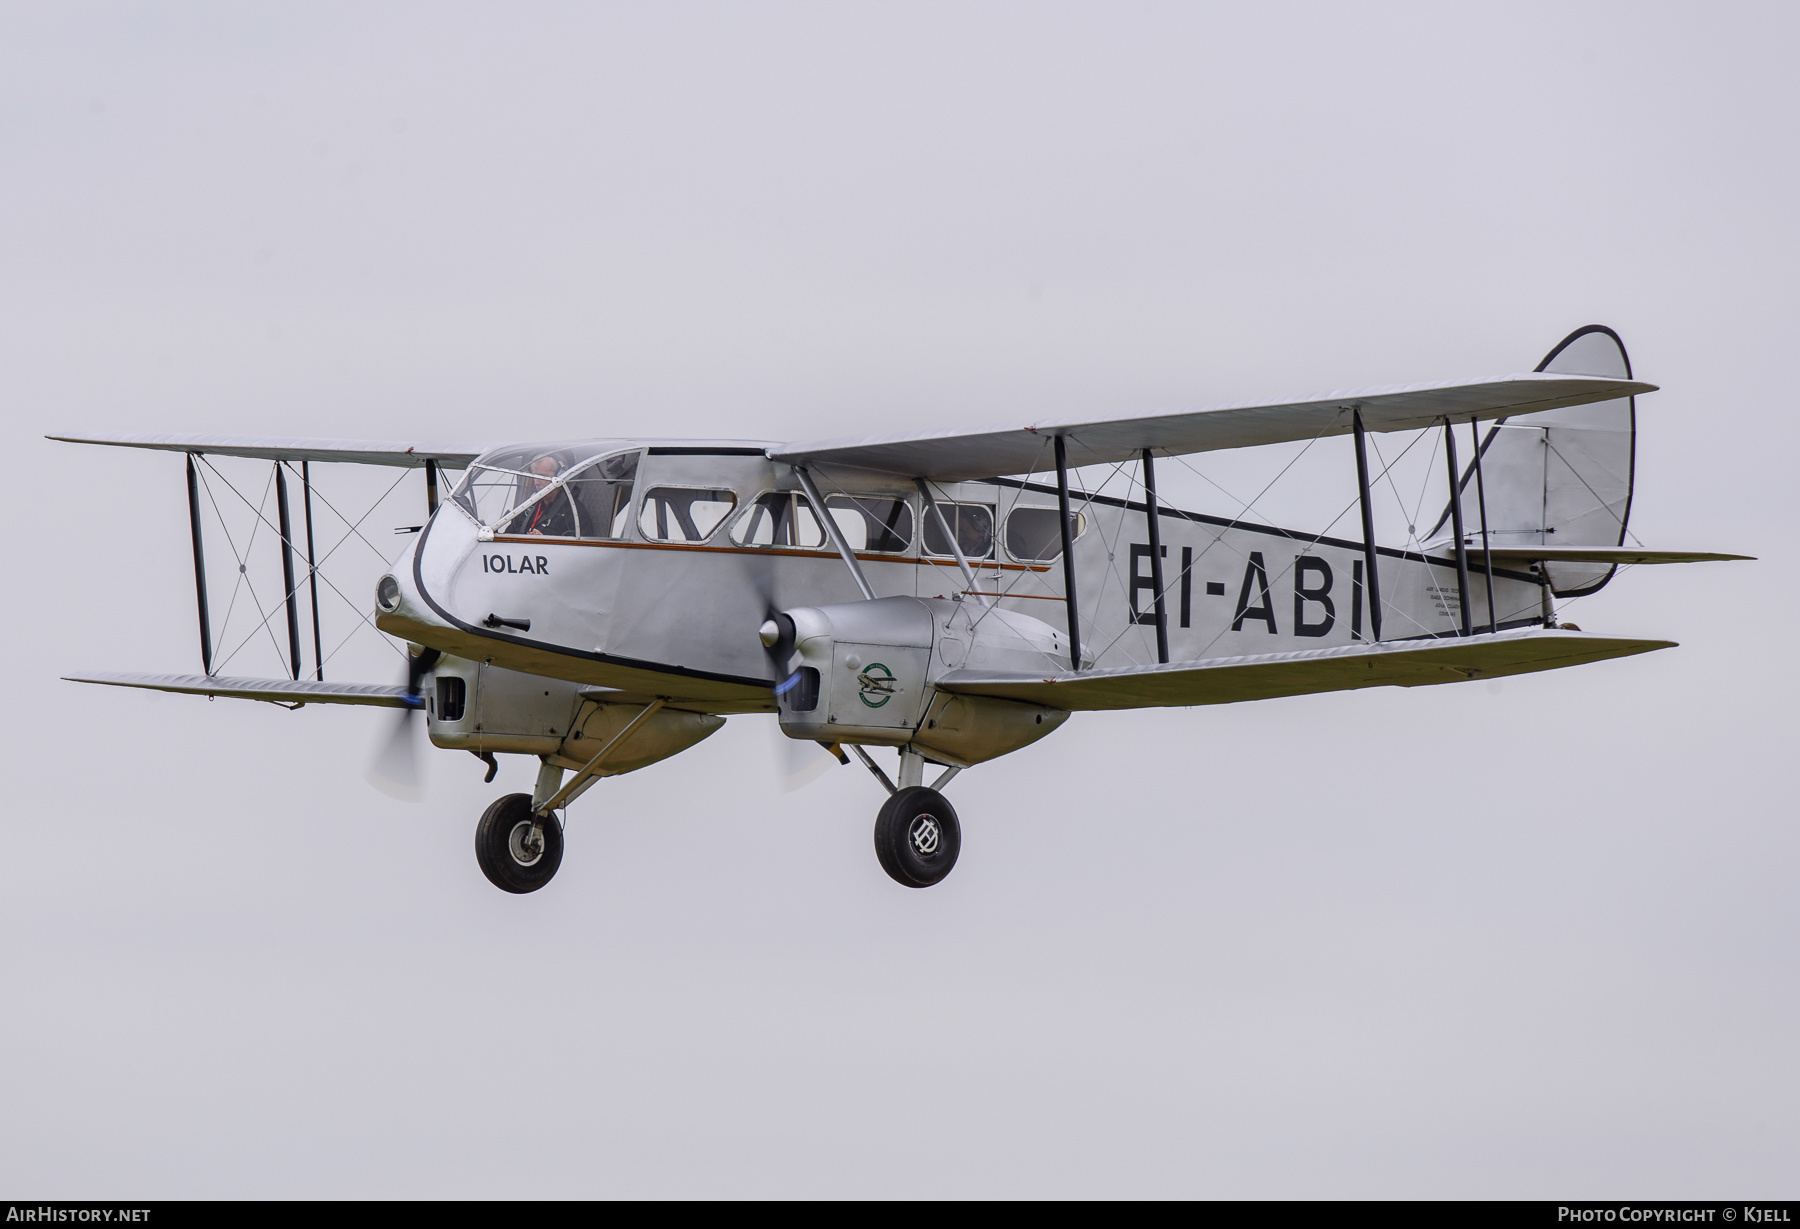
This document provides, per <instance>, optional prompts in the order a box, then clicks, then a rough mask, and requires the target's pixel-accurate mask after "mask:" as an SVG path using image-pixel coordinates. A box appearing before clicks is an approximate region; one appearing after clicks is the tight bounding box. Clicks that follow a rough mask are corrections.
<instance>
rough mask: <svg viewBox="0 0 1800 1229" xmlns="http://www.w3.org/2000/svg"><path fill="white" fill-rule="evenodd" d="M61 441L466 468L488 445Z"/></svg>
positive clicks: (177, 438)
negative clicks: (432, 463) (429, 462)
mask: <svg viewBox="0 0 1800 1229" xmlns="http://www.w3.org/2000/svg"><path fill="white" fill-rule="evenodd" d="M44 438H45V439H52V440H60V441H62V442H63V443H65V444H110V445H112V446H114V447H117V448H153V449H156V450H158V451H160V452H198V453H204V454H206V455H208V456H216V457H257V458H260V459H261V460H264V461H343V462H348V463H349V464H352V465H399V466H423V465H424V464H425V462H427V461H436V462H437V463H438V464H439V465H441V466H444V467H445V468H447V469H465V468H467V467H468V464H469V462H471V461H473V460H474V459H475V458H476V457H478V456H480V455H481V454H482V453H484V452H486V451H487V450H488V448H489V447H491V445H487V444H474V443H470V442H469V441H466V440H465V441H457V442H455V443H445V442H444V441H441V440H440V441H438V442H436V443H420V442H416V441H415V442H412V443H408V442H407V441H405V440H332V439H300V438H292V437H289V436H282V435H49V436H45V437H44Z"/></svg>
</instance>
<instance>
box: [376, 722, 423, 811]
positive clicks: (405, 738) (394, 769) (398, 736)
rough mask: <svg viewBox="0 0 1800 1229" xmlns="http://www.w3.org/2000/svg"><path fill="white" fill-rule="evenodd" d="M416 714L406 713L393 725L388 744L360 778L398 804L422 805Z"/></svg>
mask: <svg viewBox="0 0 1800 1229" xmlns="http://www.w3.org/2000/svg"><path fill="white" fill-rule="evenodd" d="M414 716H415V710H413V709H406V710H405V711H403V712H402V713H401V714H400V717H399V720H398V721H396V722H395V724H394V726H393V728H392V730H391V732H390V733H389V734H388V737H387V741H386V742H384V743H382V744H381V746H380V747H379V748H377V749H376V752H375V758H374V759H373V760H371V761H370V762H369V767H368V770H367V771H366V772H365V773H364V774H363V776H364V777H365V778H366V779H367V780H368V782H369V784H370V785H373V786H374V787H375V788H376V789H378V790H380V791H381V792H382V793H384V794H386V795H387V796H388V797H389V798H393V799H395V800H396V801H399V802H421V801H423V800H424V798H425V787H424V784H423V782H422V781H421V780H420V776H419V752H418V736H417V735H416V734H415V733H414V730H415V729H416V728H417V722H415V721H414V720H413V718H414Z"/></svg>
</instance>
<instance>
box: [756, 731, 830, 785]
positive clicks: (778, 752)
mask: <svg viewBox="0 0 1800 1229" xmlns="http://www.w3.org/2000/svg"><path fill="white" fill-rule="evenodd" d="M769 736H770V737H771V738H773V739H774V740H775V741H776V743H777V744H778V745H777V746H775V747H772V748H771V749H770V751H771V762H772V763H773V765H774V769H775V780H776V782H777V783H778V784H779V785H780V786H781V789H782V792H783V793H788V794H791V793H793V792H794V791H795V790H797V789H804V788H805V787H806V786H808V785H811V784H812V783H813V782H814V781H817V780H818V779H819V778H820V777H822V776H824V775H825V770H826V769H827V768H835V767H837V760H836V759H834V758H833V757H832V754H831V752H829V751H827V750H825V748H823V747H821V746H820V745H819V744H818V743H816V742H812V741H810V740H809V739H804V738H789V737H788V736H787V735H786V734H783V733H782V732H781V725H780V723H778V722H771V723H770V725H769Z"/></svg>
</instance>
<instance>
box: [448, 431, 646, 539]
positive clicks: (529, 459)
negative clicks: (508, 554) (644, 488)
mask: <svg viewBox="0 0 1800 1229" xmlns="http://www.w3.org/2000/svg"><path fill="white" fill-rule="evenodd" d="M637 462H638V452H637V450H636V449H635V448H634V449H632V450H631V451H629V452H614V453H611V454H610V455H607V454H604V453H602V454H599V455H596V453H595V449H594V446H593V445H591V444H590V445H581V444H564V445H554V444H538V445H533V446H531V447H528V448H508V449H503V450H500V451H498V452H492V453H489V454H488V455H486V456H484V457H481V458H479V459H477V460H476V462H475V463H474V464H473V465H471V466H469V473H468V476H467V477H465V478H464V479H463V481H462V485H460V486H459V487H457V488H456V494H455V495H453V496H452V497H451V498H452V499H454V500H455V502H456V504H457V506H459V507H460V508H462V510H463V511H464V512H467V513H468V514H469V515H470V516H471V517H472V518H474V520H475V522H476V523H477V524H478V525H480V526H482V527H483V528H485V529H488V530H491V531H492V532H493V533H495V534H504V535H507V536H513V535H519V536H529V537H545V538H619V537H623V536H624V535H625V528H626V522H627V520H628V516H629V513H630V509H631V483H632V480H633V479H634V478H635V477H636V476H637Z"/></svg>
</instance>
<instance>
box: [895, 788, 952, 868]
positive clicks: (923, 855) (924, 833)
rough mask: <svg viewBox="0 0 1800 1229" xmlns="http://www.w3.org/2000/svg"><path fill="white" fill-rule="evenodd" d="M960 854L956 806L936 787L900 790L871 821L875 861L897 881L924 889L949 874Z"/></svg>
mask: <svg viewBox="0 0 1800 1229" xmlns="http://www.w3.org/2000/svg"><path fill="white" fill-rule="evenodd" d="M961 851H962V825H961V824H959V823H957V822H956V808H955V807H952V806H951V805H950V800H949V799H948V798H945V797H944V796H943V795H942V794H940V793H938V792H937V791H936V790H934V789H928V788H926V787H925V786H923V785H914V786H911V787H909V788H907V789H903V790H898V791H896V792H895V793H893V794H891V795H890V796H889V797H888V800H887V802H886V803H885V804H883V806H882V808H881V813H880V814H878V815H877V816H876V817H875V857H876V858H877V859H878V860H880V862H881V869H882V870H884V871H886V872H887V873H888V875H889V877H890V878H892V879H893V881H894V882H895V883H898V884H903V885H905V886H906V887H909V888H928V887H930V886H931V885H932V884H934V883H938V882H940V881H941V880H942V879H943V878H944V876H945V875H948V874H949V873H950V868H951V867H953V866H955V865H956V855H957V854H958V853H960V852H961Z"/></svg>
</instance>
